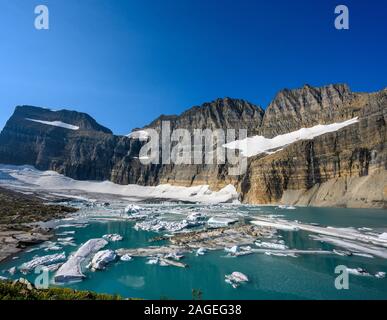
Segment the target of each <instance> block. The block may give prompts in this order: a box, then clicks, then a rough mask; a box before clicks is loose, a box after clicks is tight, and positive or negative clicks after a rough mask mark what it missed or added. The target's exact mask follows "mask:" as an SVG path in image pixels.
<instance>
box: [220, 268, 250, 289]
mask: <svg viewBox="0 0 387 320" xmlns="http://www.w3.org/2000/svg"><path fill="white" fill-rule="evenodd" d="M225 278H226V279H225V282H226V283H228V284H230V285H231V286H232V287H233V288H237V287H239V285H240V284H241V283H244V282H248V281H249V278H248V277H247V276H246V275H245V274H243V273H242V272H238V271H234V272H233V273H231V274H228V275H225Z"/></svg>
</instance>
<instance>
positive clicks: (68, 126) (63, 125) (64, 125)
mask: <svg viewBox="0 0 387 320" xmlns="http://www.w3.org/2000/svg"><path fill="white" fill-rule="evenodd" d="M26 120H28V121H33V122H37V123H42V124H46V125H48V126H54V127H61V128H65V129H70V130H79V127H78V126H74V125H72V124H68V123H65V122H62V121H44V120H36V119H30V118H26Z"/></svg>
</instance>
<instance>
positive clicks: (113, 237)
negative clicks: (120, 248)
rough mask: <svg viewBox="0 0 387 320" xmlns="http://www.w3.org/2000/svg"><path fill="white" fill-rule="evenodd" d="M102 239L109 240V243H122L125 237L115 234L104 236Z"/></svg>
mask: <svg viewBox="0 0 387 320" xmlns="http://www.w3.org/2000/svg"><path fill="white" fill-rule="evenodd" d="M102 238H104V239H105V240H108V241H112V242H115V241H122V239H123V237H122V236H121V235H119V234H116V233H113V234H105V235H103V236H102Z"/></svg>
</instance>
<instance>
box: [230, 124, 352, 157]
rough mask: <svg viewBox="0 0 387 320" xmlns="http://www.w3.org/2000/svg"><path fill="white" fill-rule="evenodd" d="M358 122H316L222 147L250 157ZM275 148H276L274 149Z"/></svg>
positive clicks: (270, 152) (273, 151) (274, 150)
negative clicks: (271, 135) (282, 132)
mask: <svg viewBox="0 0 387 320" xmlns="http://www.w3.org/2000/svg"><path fill="white" fill-rule="evenodd" d="M357 122H359V120H358V117H355V118H353V119H350V120H346V121H343V122H338V123H331V124H327V125H324V124H318V125H316V126H313V127H310V128H301V129H299V130H296V131H292V132H289V133H285V134H281V135H278V136H275V137H274V138H265V137H264V136H253V137H249V138H246V139H242V140H236V141H233V142H230V143H227V144H224V145H223V147H224V148H228V149H238V150H240V151H241V153H242V155H244V156H245V157H252V156H255V155H258V154H261V153H266V154H272V153H275V152H277V151H279V150H282V149H280V148H282V147H285V146H287V145H289V144H292V143H294V142H296V141H300V140H312V139H314V138H315V137H318V136H320V135H323V134H325V133H329V132H334V131H338V130H340V129H342V128H344V127H346V126H349V125H352V124H354V123H357ZM276 149H277V150H276Z"/></svg>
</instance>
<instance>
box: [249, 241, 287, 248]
mask: <svg viewBox="0 0 387 320" xmlns="http://www.w3.org/2000/svg"><path fill="white" fill-rule="evenodd" d="M255 245H256V246H257V247H259V248H265V249H276V250H286V249H288V247H287V246H286V245H284V244H282V243H272V242H263V241H257V242H255Z"/></svg>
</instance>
